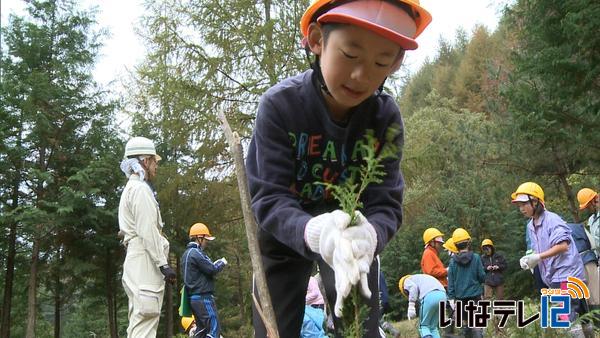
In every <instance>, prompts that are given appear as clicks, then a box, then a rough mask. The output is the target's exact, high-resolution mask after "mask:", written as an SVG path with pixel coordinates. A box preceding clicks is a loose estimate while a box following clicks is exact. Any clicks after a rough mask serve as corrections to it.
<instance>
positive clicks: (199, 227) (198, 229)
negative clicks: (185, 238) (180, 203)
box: [190, 223, 215, 241]
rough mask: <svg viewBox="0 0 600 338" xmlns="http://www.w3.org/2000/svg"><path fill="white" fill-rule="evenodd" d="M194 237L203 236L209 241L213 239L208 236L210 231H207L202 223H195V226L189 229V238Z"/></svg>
mask: <svg viewBox="0 0 600 338" xmlns="http://www.w3.org/2000/svg"><path fill="white" fill-rule="evenodd" d="M194 236H203V237H204V238H206V239H208V240H209V241H212V240H213V239H215V238H214V237H213V236H212V235H211V234H210V231H208V227H207V226H206V225H204V224H202V223H196V224H194V225H192V227H191V228H190V238H191V237H194Z"/></svg>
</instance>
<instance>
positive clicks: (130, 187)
mask: <svg viewBox="0 0 600 338" xmlns="http://www.w3.org/2000/svg"><path fill="white" fill-rule="evenodd" d="M162 227H163V222H162V217H161V216H160V210H159V208H158V202H157V201H156V199H155V198H154V194H153V193H152V189H150V186H149V185H148V184H146V182H144V181H143V180H141V179H140V177H139V176H138V175H135V174H132V175H131V176H130V177H129V181H128V182H127V185H126V186H125V189H124V190H123V194H122V195H121V202H120V204H119V228H120V230H121V232H122V233H123V234H124V235H125V238H124V240H123V242H124V244H125V245H126V246H127V245H128V243H129V241H131V240H132V239H136V240H140V239H141V241H142V247H143V248H144V250H145V251H146V253H147V254H148V256H149V257H150V259H151V260H152V262H153V263H154V264H155V265H156V266H157V267H159V266H163V265H165V264H167V255H168V252H169V242H168V241H167V239H166V238H165V237H164V236H163V235H162Z"/></svg>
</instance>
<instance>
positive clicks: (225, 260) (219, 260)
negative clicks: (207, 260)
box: [215, 257, 228, 265]
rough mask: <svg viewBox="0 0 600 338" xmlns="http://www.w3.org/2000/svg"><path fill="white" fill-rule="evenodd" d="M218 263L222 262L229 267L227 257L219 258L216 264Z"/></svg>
mask: <svg viewBox="0 0 600 338" xmlns="http://www.w3.org/2000/svg"><path fill="white" fill-rule="evenodd" d="M217 262H221V263H223V265H227V263H228V262H227V259H225V257H222V258H219V259H217V260H216V261H215V264H217Z"/></svg>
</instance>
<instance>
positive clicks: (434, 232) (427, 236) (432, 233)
mask: <svg viewBox="0 0 600 338" xmlns="http://www.w3.org/2000/svg"><path fill="white" fill-rule="evenodd" d="M442 236H444V234H443V233H442V232H441V231H439V230H438V229H436V228H429V229H427V230H425V231H424V232H423V244H427V243H429V242H431V241H432V240H433V239H434V238H436V237H442Z"/></svg>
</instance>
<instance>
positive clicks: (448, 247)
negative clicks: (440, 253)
mask: <svg viewBox="0 0 600 338" xmlns="http://www.w3.org/2000/svg"><path fill="white" fill-rule="evenodd" d="M442 246H443V247H444V248H445V249H446V250H448V251H450V252H452V253H458V248H457V247H456V244H454V239H453V238H452V237H450V238H448V239H447V240H446V242H445V243H444V245H442Z"/></svg>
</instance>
